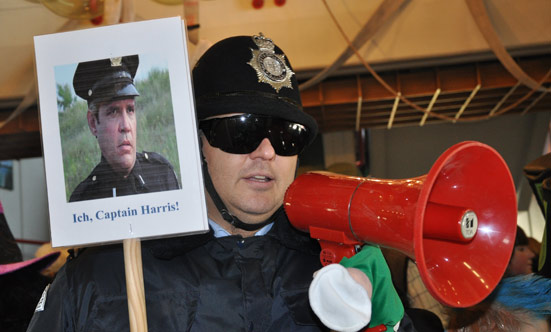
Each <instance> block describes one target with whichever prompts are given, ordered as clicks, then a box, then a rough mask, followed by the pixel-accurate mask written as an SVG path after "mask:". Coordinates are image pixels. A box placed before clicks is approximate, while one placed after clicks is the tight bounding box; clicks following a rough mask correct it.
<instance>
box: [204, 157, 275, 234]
mask: <svg viewBox="0 0 551 332" xmlns="http://www.w3.org/2000/svg"><path fill="white" fill-rule="evenodd" d="M203 177H204V180H205V188H206V189H207V192H208V193H209V195H210V198H211V199H212V201H213V202H214V205H215V206H216V208H217V209H218V211H219V212H220V214H221V215H222V218H224V220H226V221H227V222H228V223H230V224H231V225H232V226H234V227H237V228H240V229H242V230H245V231H256V230H259V229H261V228H262V227H264V226H266V225H268V224H269V223H271V222H273V221H274V220H275V218H276V215H277V214H278V212H279V211H280V210H281V209H282V207H280V208H279V209H278V210H277V211H276V212H274V214H272V215H271V216H270V217H269V218H268V219H266V220H264V221H263V222H261V223H259V224H247V223H244V222H242V221H241V220H239V218H237V217H236V216H234V215H232V214H231V213H230V212H229V211H228V209H227V208H226V205H224V202H222V199H221V198H220V196H219V195H218V192H216V189H215V188H214V185H213V184H212V179H211V177H210V174H209V170H208V166H207V161H206V160H205V157H204V156H203Z"/></svg>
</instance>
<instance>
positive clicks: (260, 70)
mask: <svg viewBox="0 0 551 332" xmlns="http://www.w3.org/2000/svg"><path fill="white" fill-rule="evenodd" d="M253 40H254V43H255V44H256V46H258V50H253V49H251V51H252V53H253V58H252V59H251V61H249V62H248V64H249V65H250V66H251V67H253V68H254V70H255V71H256V75H257V77H258V82H262V83H268V84H270V85H271V86H272V87H273V88H274V89H275V90H276V92H279V90H281V88H282V87H286V88H289V89H292V88H293V87H292V85H291V77H292V76H293V75H294V74H295V73H294V72H293V71H292V70H291V69H290V68H289V67H288V66H287V64H286V63H285V55H283V54H276V53H275V51H274V47H275V46H274V43H273V41H272V40H271V39H270V38H266V37H264V35H263V34H262V33H260V36H254V37H253Z"/></svg>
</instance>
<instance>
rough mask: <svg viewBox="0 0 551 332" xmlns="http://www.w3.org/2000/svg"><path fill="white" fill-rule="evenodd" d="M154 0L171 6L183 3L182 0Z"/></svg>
mask: <svg viewBox="0 0 551 332" xmlns="http://www.w3.org/2000/svg"><path fill="white" fill-rule="evenodd" d="M153 1H155V2H158V3H160V4H162V5H169V6H176V5H181V4H182V3H183V1H182V0H153Z"/></svg>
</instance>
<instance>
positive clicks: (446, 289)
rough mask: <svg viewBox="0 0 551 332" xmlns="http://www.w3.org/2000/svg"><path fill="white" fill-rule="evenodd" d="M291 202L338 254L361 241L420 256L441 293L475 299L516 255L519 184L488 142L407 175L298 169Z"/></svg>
mask: <svg viewBox="0 0 551 332" xmlns="http://www.w3.org/2000/svg"><path fill="white" fill-rule="evenodd" d="M284 205H285V211H286V213H287V216H288V217H289V220H290V221H291V223H292V224H293V225H294V226H295V227H296V228H298V229H300V230H303V231H306V232H310V236H311V237H312V238H315V239H318V240H319V241H320V244H321V247H322V253H321V255H320V258H321V260H322V263H323V264H328V263H338V262H339V261H340V260H341V259H342V257H343V256H347V257H350V256H352V255H354V254H355V247H356V246H358V245H361V244H363V243H372V244H379V245H381V246H384V247H390V248H394V249H397V250H399V251H401V252H403V253H404V254H406V255H408V256H409V257H410V258H412V259H414V260H415V261H416V263H417V267H418V269H419V273H420V275H421V278H422V280H423V282H424V284H425V286H426V287H427V289H428V290H429V292H430V293H431V294H432V295H433V297H434V298H435V299H437V300H438V301H440V302H441V303H443V304H445V305H448V306H453V307H469V306H472V305H474V304H477V303H478V302H480V301H482V300H483V299H484V298H485V297H486V296H488V295H489V294H490V292H491V291H492V290H493V289H494V288H495V286H496V285H497V283H498V282H499V280H500V279H501V277H502V276H503V273H504V272H505V269H506V267H507V264H508V262H509V258H510V256H511V253H512V250H513V245H514V242H515V232H516V224H517V208H516V193H515V186H514V183H513V180H512V178H511V174H510V172H509V169H508V167H507V165H506V163H505V161H504V160H503V159H502V158H501V156H500V155H499V154H498V153H497V152H496V151H495V150H494V149H492V148H491V147H489V146H487V145H485V144H482V143H479V142H463V143H459V144H456V145H454V146H452V147H451V148H449V149H448V150H446V151H445V152H444V153H443V154H442V155H441V156H440V157H439V158H438V160H437V161H436V163H435V164H434V165H433V167H432V168H431V170H430V171H429V173H428V174H427V175H424V176H420V177H416V178H412V179H402V180H382V179H374V178H361V177H350V176H343V175H339V174H333V173H327V172H311V173H306V174H303V175H301V176H299V177H298V178H297V179H296V180H295V181H294V182H293V183H292V184H291V186H290V187H289V189H288V190H287V192H286V194H285V203H284Z"/></svg>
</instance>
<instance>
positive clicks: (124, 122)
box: [69, 55, 179, 202]
mask: <svg viewBox="0 0 551 332" xmlns="http://www.w3.org/2000/svg"><path fill="white" fill-rule="evenodd" d="M138 64H139V57H138V55H131V56H124V57H116V58H111V59H102V60H96V61H89V62H81V63H79V64H78V66H77V69H76V71H75V75H74V77H73V87H74V89H75V92H76V94H77V95H78V96H79V97H81V98H83V99H85V100H86V101H87V102H88V112H87V121H88V126H89V128H90V131H91V132H92V135H94V136H95V137H96V139H97V141H98V145H99V148H100V150H101V160H100V163H99V164H98V165H97V166H96V167H95V168H94V169H93V170H92V172H91V173H90V175H88V177H87V178H86V179H84V180H83V181H82V182H81V183H80V184H79V185H78V186H77V187H76V188H75V190H74V191H73V193H72V194H71V197H70V198H69V201H70V202H75V201H82V200H90V199H97V198H105V197H114V196H125V195H133V194H141V193H149V192H158V191H165V190H173V189H178V188H179V184H178V180H177V178H176V175H175V173H174V169H173V167H172V165H171V164H170V162H169V161H168V160H166V159H165V158H164V157H163V156H161V155H160V154H158V153H155V152H143V153H140V152H136V143H137V131H136V129H137V123H136V105H135V103H136V101H135V97H137V96H139V95H140V94H139V93H138V90H137V89H136V87H135V85H134V76H135V75H136V71H137V69H138Z"/></svg>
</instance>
